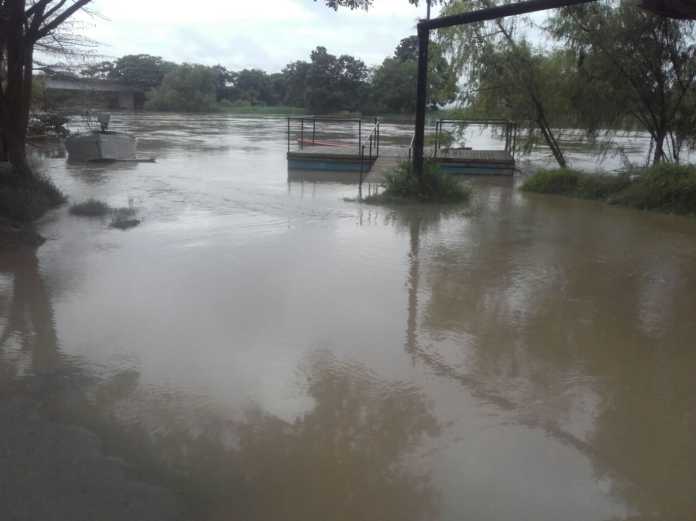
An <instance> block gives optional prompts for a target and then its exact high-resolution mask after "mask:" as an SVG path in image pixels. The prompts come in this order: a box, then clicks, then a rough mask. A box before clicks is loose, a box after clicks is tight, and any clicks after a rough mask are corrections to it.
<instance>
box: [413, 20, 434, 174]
mask: <svg viewBox="0 0 696 521" xmlns="http://www.w3.org/2000/svg"><path fill="white" fill-rule="evenodd" d="M429 40H430V30H429V29H428V28H427V27H426V26H424V25H423V24H422V23H419V24H418V86H417V91H416V134H415V139H414V140H413V169H414V170H415V172H416V175H417V176H418V179H419V181H420V183H421V186H422V184H423V147H424V145H425V108H426V104H427V95H428V44H429Z"/></svg>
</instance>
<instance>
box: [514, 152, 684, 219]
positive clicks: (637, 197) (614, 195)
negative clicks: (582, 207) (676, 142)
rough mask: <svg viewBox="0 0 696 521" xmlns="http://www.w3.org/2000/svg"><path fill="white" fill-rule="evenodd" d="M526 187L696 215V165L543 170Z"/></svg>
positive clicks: (524, 187)
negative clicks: (612, 171) (603, 171)
mask: <svg viewBox="0 0 696 521" xmlns="http://www.w3.org/2000/svg"><path fill="white" fill-rule="evenodd" d="M522 190H524V191H527V192H538V193H544V194H561V195H569V196H574V197H581V198H584V199H599V200H604V201H607V202H609V203H610V204H616V205H621V206H629V207H631V208H638V209H641V210H658V211H662V212H668V213H678V214H696V166H694V165H675V164H672V163H660V164H658V165H655V166H652V167H650V168H646V169H644V170H642V171H639V172H631V175H629V173H623V174H619V175H609V174H584V173H580V172H577V171H575V170H568V169H558V170H541V171H539V172H537V173H536V174H534V175H532V176H530V177H529V178H528V179H527V180H526V181H525V182H524V184H523V185H522Z"/></svg>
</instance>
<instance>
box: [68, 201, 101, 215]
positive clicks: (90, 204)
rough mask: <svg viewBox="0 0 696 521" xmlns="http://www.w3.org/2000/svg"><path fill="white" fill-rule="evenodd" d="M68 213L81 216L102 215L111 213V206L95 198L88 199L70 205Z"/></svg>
mask: <svg viewBox="0 0 696 521" xmlns="http://www.w3.org/2000/svg"><path fill="white" fill-rule="evenodd" d="M70 213H71V214H73V215H79V216H81V217H104V216H105V215H108V214H109V213H111V207H110V206H109V205H108V204H106V203H104V202H102V201H97V200H96V199H88V200H87V201H84V202H82V203H78V204H74V205H72V206H71V207H70Z"/></svg>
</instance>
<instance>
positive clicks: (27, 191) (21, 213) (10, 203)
mask: <svg viewBox="0 0 696 521" xmlns="http://www.w3.org/2000/svg"><path fill="white" fill-rule="evenodd" d="M65 200H66V199H65V196H64V195H63V193H62V192H61V191H60V190H59V189H58V188H57V187H56V185H54V184H53V182H52V181H51V180H50V179H48V178H46V177H43V176H41V175H37V174H24V175H19V174H17V173H15V172H14V171H10V172H3V173H2V175H0V217H2V218H5V219H9V220H11V221H17V222H23V223H28V222H32V221H35V220H36V219H38V218H39V217H41V216H42V215H43V214H45V213H46V212H47V211H48V210H50V209H51V208H55V207H56V206H60V205H61V204H63V203H65Z"/></svg>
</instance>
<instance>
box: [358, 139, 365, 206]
mask: <svg viewBox="0 0 696 521" xmlns="http://www.w3.org/2000/svg"><path fill="white" fill-rule="evenodd" d="M364 163H365V146H364V145H361V148H360V181H359V182H358V199H362V184H363V172H364Z"/></svg>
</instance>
